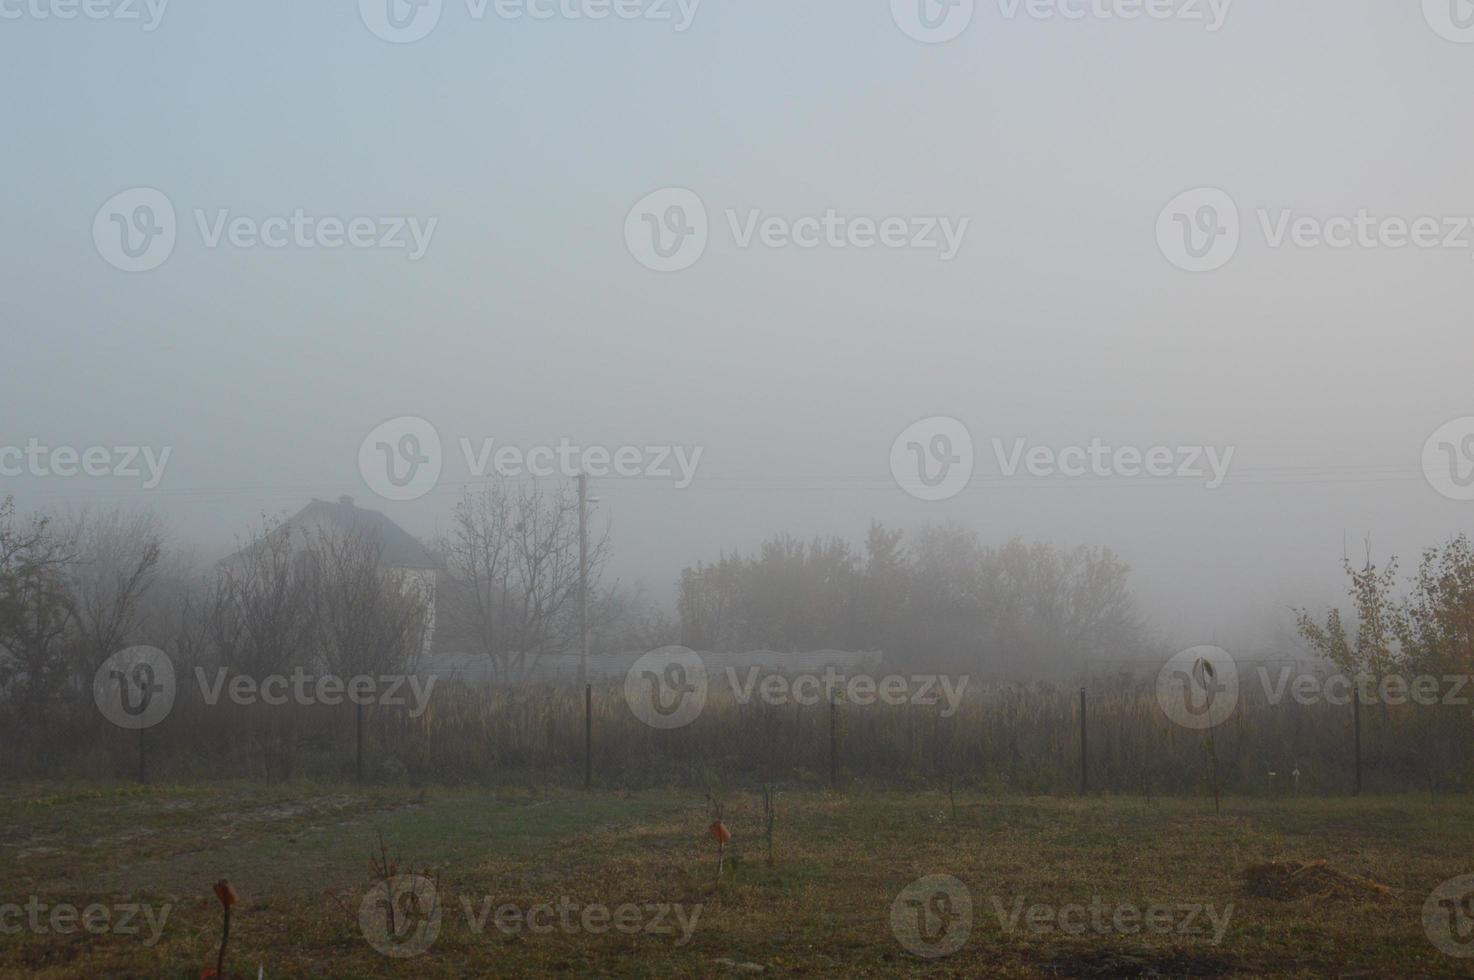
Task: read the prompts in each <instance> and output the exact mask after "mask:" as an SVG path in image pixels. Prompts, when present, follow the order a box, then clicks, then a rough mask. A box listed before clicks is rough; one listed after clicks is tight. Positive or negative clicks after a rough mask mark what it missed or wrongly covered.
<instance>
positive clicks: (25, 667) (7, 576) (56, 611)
mask: <svg viewBox="0 0 1474 980" xmlns="http://www.w3.org/2000/svg"><path fill="white" fill-rule="evenodd" d="M72 557H73V556H72V554H71V552H70V551H69V550H68V548H67V543H66V541H65V540H64V539H63V538H62V537H61V536H60V535H59V534H58V533H57V532H56V528H55V527H54V526H53V524H52V522H51V520H50V519H49V518H47V517H44V516H39V515H38V516H33V517H32V518H31V519H30V520H29V521H25V522H22V521H20V520H19V519H18V518H17V517H16V514H15V502H14V500H13V499H11V498H9V497H7V498H6V499H5V500H4V501H0V652H3V653H4V654H6V656H5V657H3V658H0V687H4V688H6V689H8V690H10V691H11V692H12V693H14V694H15V695H16V696H17V699H18V700H19V701H20V702H21V703H22V704H24V705H26V707H27V709H28V713H29V715H30V720H31V722H32V723H33V725H34V724H36V723H39V721H40V718H41V708H42V706H43V705H44V704H45V703H46V702H47V701H50V700H51V699H52V698H54V697H55V696H56V694H57V693H58V692H59V691H60V690H61V689H62V688H63V687H64V686H65V684H66V681H67V677H68V675H69V670H68V664H67V657H66V653H67V646H68V643H69V642H70V640H71V637H72V636H73V635H74V634H73V630H74V628H75V617H74V615H73V610H72V602H71V597H70V596H69V594H68V592H67V566H68V565H69V564H70V563H71V561H72Z"/></svg>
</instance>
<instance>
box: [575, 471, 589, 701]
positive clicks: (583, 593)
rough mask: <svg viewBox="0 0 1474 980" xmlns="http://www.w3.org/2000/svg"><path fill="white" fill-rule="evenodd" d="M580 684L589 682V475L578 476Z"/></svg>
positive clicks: (581, 474)
mask: <svg viewBox="0 0 1474 980" xmlns="http://www.w3.org/2000/svg"><path fill="white" fill-rule="evenodd" d="M578 636H579V643H580V649H581V651H582V652H581V653H580V656H579V660H578V683H579V684H581V685H583V684H587V683H588V682H589V475H588V474H587V473H580V474H578Z"/></svg>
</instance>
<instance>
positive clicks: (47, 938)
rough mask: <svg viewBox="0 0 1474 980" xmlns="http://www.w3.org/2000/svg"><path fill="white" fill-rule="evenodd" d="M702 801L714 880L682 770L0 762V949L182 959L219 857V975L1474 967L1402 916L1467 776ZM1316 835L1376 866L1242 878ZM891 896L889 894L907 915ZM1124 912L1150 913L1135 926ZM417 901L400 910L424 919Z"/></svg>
mask: <svg viewBox="0 0 1474 980" xmlns="http://www.w3.org/2000/svg"><path fill="white" fill-rule="evenodd" d="M724 803H725V808H726V809H725V817H726V823H727V824H728V826H729V827H730V829H731V830H732V832H733V834H734V839H733V841H732V843H731V844H730V845H729V847H728V850H727V854H726V868H725V873H724V874H723V876H722V878H721V881H720V883H718V882H717V880H716V863H717V853H716V845H715V844H714V843H713V841H712V840H711V839H710V838H709V837H708V836H707V825H708V823H709V822H710V817H709V815H708V810H707V806H706V803H705V801H704V800H703V799H702V797H701V794H700V793H697V792H690V793H686V792H676V791H668V792H650V793H634V794H623V793H608V792H597V793H590V794H584V793H579V792H572V791H566V790H549V791H547V792H539V791H532V790H526V791H520V792H514V791H506V790H502V791H493V790H487V789H466V788H461V789H448V788H447V789H429V790H423V791H421V790H412V789H399V788H376V789H369V790H360V789H357V788H353V787H341V786H330V787H324V786H318V785H312V786H306V785H302V786H292V785H289V786H275V787H260V786H247V785H236V784H231V785H217V786H209V787H198V786H196V787H166V786H158V787H148V788H136V787H78V786H65V785H26V786H15V785H11V786H7V787H6V788H5V792H4V796H3V799H0V907H3V906H4V905H5V904H6V903H13V904H14V905H18V906H23V907H24V906H26V905H27V904H28V903H29V905H30V906H31V907H32V908H39V909H40V911H37V912H34V913H32V912H26V911H25V910H24V908H23V909H22V912H21V913H19V914H12V915H11V916H10V917H9V918H6V917H5V916H4V914H3V912H0V975H3V976H16V977H21V976H25V977H33V976H36V977H111V976H147V977H161V976H162V977H191V978H193V977H198V976H199V975H200V971H201V970H202V969H203V968H205V967H206V966H207V965H213V963H214V958H215V950H216V947H217V944H218V939H219V926H220V906H219V904H218V902H217V900H216V899H215V898H214V896H213V895H212V894H211V885H212V884H213V883H214V882H215V881H216V880H217V879H219V878H222V877H225V878H229V879H230V881H231V882H232V883H233V884H234V886H235V888H236V890H237V892H238V893H239V896H240V902H239V904H238V905H237V906H236V907H235V912H234V920H233V924H232V936H231V945H230V960H229V963H228V965H227V974H228V975H231V976H241V977H255V976H257V972H258V967H264V975H265V976H266V977H363V976H368V977H470V976H530V975H542V974H563V975H569V976H652V977H667V976H722V975H732V976H756V975H759V974H763V975H768V976H787V975H805V976H862V977H863V976H892V975H908V976H913V975H914V976H979V975H981V976H1000V977H1005V976H1006V977H1035V976H1064V977H1115V976H1148V977H1150V976H1163V977H1176V976H1213V977H1219V976H1221V977H1232V976H1243V977H1248V976H1265V975H1273V976H1304V977H1312V976H1317V977H1318V976H1327V975H1360V976H1366V977H1415V976H1471V975H1474V970H1471V968H1470V965H1471V964H1474V959H1460V958H1456V957H1453V956H1450V955H1448V954H1447V953H1445V952H1442V951H1440V950H1439V949H1438V948H1437V947H1436V946H1435V945H1434V943H1433V942H1432V941H1431V940H1430V938H1429V936H1428V935H1427V933H1426V931H1425V927H1424V917H1423V909H1424V903H1425V900H1426V899H1427V898H1428V896H1429V894H1430V892H1431V891H1432V889H1434V887H1435V886H1437V885H1439V884H1440V883H1441V882H1444V881H1445V880H1447V879H1450V878H1452V877H1455V876H1458V875H1463V874H1467V873H1470V872H1474V800H1464V799H1449V800H1446V801H1442V802H1438V803H1430V802H1429V801H1427V800H1426V799H1413V798H1404V797H1396V798H1371V799H1362V800H1347V799H1335V800H1330V799H1308V798H1302V799H1293V800H1291V799H1280V800H1267V799H1254V800H1249V799H1229V800H1225V801H1224V805H1223V812H1222V814H1221V815H1217V816H1215V814H1214V813H1213V807H1212V803H1211V801H1204V800H1186V799H1159V800H1153V801H1151V802H1147V801H1143V800H1125V799H1104V798H1092V799H1086V800H1079V799H1054V798H1024V797H1004V798H992V797H989V798H983V797H977V796H970V795H969V796H963V795H959V796H958V798H957V800H956V805H955V808H954V806H953V803H952V802H951V801H949V800H948V798H947V797H946V795H945V794H934V793H922V794H914V793H906V794H903V793H888V792H878V793H869V792H866V791H863V790H860V789H851V790H849V791H847V792H845V793H841V794H826V793H822V792H813V791H797V790H794V791H787V792H781V793H780V794H779V797H778V804H777V820H776V830H775V834H774V847H773V849H774V861H773V863H772V865H768V863H767V861H766V845H765V843H764V841H763V839H762V836H763V835H762V824H763V821H762V801H761V798H760V797H758V796H756V795H753V794H739V793H735V792H733V793H729V794H728V795H727V797H726V798H725V800H724ZM381 834H382V837H383V840H384V841H385V842H386V843H387V845H388V846H389V848H390V850H391V852H392V853H393V854H394V855H396V856H398V857H399V858H400V860H401V862H402V863H401V865H400V868H399V870H400V872H401V873H411V872H413V873H424V874H425V876H426V877H427V878H429V879H431V880H433V881H434V883H435V886H434V887H435V895H436V896H437V902H438V910H437V911H438V915H439V928H438V933H434V934H433V938H432V939H430V941H429V944H428V948H427V949H426V950H425V952H423V953H422V954H420V955H417V956H413V957H409V958H394V957H391V956H387V955H384V954H382V953H380V952H379V951H377V950H376V949H375V948H374V946H373V945H371V943H370V942H369V940H368V939H367V938H365V935H364V932H363V929H362V928H361V926H360V921H359V910H360V907H361V905H362V904H363V901H364V899H365V896H367V895H368V894H369V891H370V889H371V888H373V887H374V885H375V878H374V872H373V870H372V867H371V862H370V857H371V855H372V854H373V853H374V852H375V851H376V849H377V847H378V842H379V838H380V835H381ZM1322 859H1323V860H1325V861H1326V862H1328V865H1329V867H1330V868H1331V869H1333V870H1335V871H1338V872H1344V873H1345V874H1347V875H1355V876H1359V877H1361V878H1365V879H1371V880H1372V881H1375V882H1378V883H1380V884H1382V885H1385V886H1386V888H1387V889H1388V891H1387V892H1386V893H1383V892H1380V891H1378V890H1376V889H1373V888H1371V887H1363V886H1362V885H1361V884H1360V883H1354V882H1353V883H1350V884H1348V885H1347V887H1346V888H1341V889H1335V890H1332V891H1330V892H1327V893H1325V894H1315V893H1309V894H1304V895H1292V896H1290V897H1264V896H1261V895H1258V894H1255V893H1252V892H1251V891H1250V890H1249V889H1248V888H1247V886H1246V883H1245V880H1244V878H1243V871H1244V869H1245V868H1247V867H1249V866H1251V865H1256V864H1259V863H1261V862H1266V861H1271V860H1298V861H1313V860H1322ZM931 875H947V876H951V877H953V878H955V879H957V880H958V881H959V882H960V883H961V884H960V886H958V887H961V888H962V889H964V891H963V893H962V898H961V900H962V901H970V903H971V915H970V919H969V918H967V917H966V916H964V914H963V910H962V908H961V906H960V905H959V904H958V896H956V895H954V896H953V898H954V900H953V904H952V905H950V906H946V905H942V906H936V905H934V904H933V905H925V902H924V907H927V908H931V909H933V911H934V912H935V913H936V914H937V915H945V916H948V917H949V918H947V919H942V918H930V919H928V920H927V921H929V922H931V923H933V924H934V925H935V924H938V923H942V922H944V921H945V922H949V923H950V925H949V926H948V927H947V929H946V930H945V931H940V927H938V928H936V929H933V930H932V931H929V932H928V933H926V935H925V936H923V937H922V941H923V942H927V943H932V945H927V946H925V947H924V948H922V949H920V952H934V951H936V950H937V949H939V948H945V947H946V946H947V945H948V944H949V941H950V942H951V943H953V944H959V943H960V948H957V949H956V951H955V952H953V953H951V954H950V955H947V956H943V957H938V958H928V957H927V956H923V955H917V951H913V950H908V948H907V946H906V945H905V944H904V943H903V937H904V938H906V939H907V941H912V940H914V937H913V936H910V935H909V934H905V930H904V929H903V930H902V934H903V935H902V936H898V933H897V931H896V929H895V928H893V923H892V907H893V904H894V903H895V902H896V901H897V898H898V896H901V895H902V892H903V890H904V889H906V888H907V886H908V885H910V884H911V883H912V882H914V881H916V880H917V879H919V878H922V877H925V876H931ZM1297 880H1299V879H1297ZM1313 891H1314V890H1312V892H1313ZM933 893H934V889H933V890H927V891H925V892H923V893H922V894H923V898H924V899H925V896H930V895H933ZM908 894H909V893H908ZM59 904H60V905H66V904H70V905H73V906H76V907H77V908H78V909H79V910H85V909H86V908H87V907H88V906H93V905H101V906H104V907H106V909H107V915H108V920H107V921H109V922H112V923H115V924H117V925H119V926H123V924H124V922H123V917H124V916H125V915H127V913H126V911H125V910H126V908H127V907H130V906H138V907H139V910H138V911H137V912H136V913H135V914H133V915H132V920H133V922H134V924H135V925H136V927H137V930H138V931H137V932H133V933H129V934H120V933H119V932H114V931H111V929H109V931H107V932H102V928H103V927H102V925H101V922H102V920H101V918H94V919H93V920H92V921H93V925H94V926H95V927H96V929H97V932H96V933H94V932H89V931H87V930H85V929H83V928H82V927H81V926H80V925H76V924H74V923H69V922H68V921H67V920H66V919H62V920H60V921H61V924H62V925H64V926H66V925H70V929H69V930H67V931H62V932H58V931H56V930H54V929H52V928H51V923H50V920H49V919H48V916H49V915H51V914H52V909H53V908H54V907H55V906H57V905H59ZM42 905H44V908H41V906H42ZM543 905H547V906H552V909H551V910H550V911H548V912H540V913H538V914H537V915H536V917H535V918H534V925H535V926H536V927H537V928H536V929H532V928H529V927H528V925H527V923H526V922H523V923H521V924H520V925H517V924H515V923H514V920H513V915H514V913H513V912H512V911H506V910H504V914H505V916H506V918H504V920H503V923H502V926H500V927H499V926H498V924H497V915H498V911H497V910H498V909H502V908H503V907H504V906H511V907H515V909H516V910H519V911H518V912H517V913H516V914H517V915H524V914H525V913H526V911H527V910H529V909H532V908H534V907H536V906H543ZM145 906H146V907H147V909H148V910H150V911H151V912H152V913H153V919H152V920H149V918H148V917H147V915H146V914H145V912H144V907H145ZM165 906H167V907H168V914H167V918H164V917H163V910H164V908H165ZM590 906H594V907H595V908H592V909H591V908H590ZM1065 906H1079V907H1080V908H1079V910H1078V911H1077V910H1073V909H1071V910H1067V911H1063V912H1061V911H1060V910H1061V909H1062V907H1065ZM621 907H624V908H623V910H622V909H621ZM601 908H602V909H606V910H607V912H600V911H598V909H601ZM909 908H910V907H909V906H906V905H904V904H903V905H902V906H901V910H900V916H901V921H903V922H904V921H912V922H914V921H916V918H915V917H916V915H917V912H916V911H914V910H911V911H908V909H909ZM1194 909H1196V910H1197V911H1196V912H1194V911H1193V910H1194ZM1133 910H1134V911H1133ZM1148 911H1151V912H1152V914H1153V915H1155V916H1158V918H1156V919H1154V920H1152V921H1154V922H1155V923H1156V924H1157V926H1158V929H1159V930H1160V931H1156V930H1152V929H1146V928H1144V927H1143V926H1140V925H1138V924H1137V923H1138V918H1137V917H1139V916H1142V915H1145V914H1146V913H1147V912H1148ZM586 913H587V914H586ZM1210 913H1211V915H1212V916H1214V917H1216V920H1217V921H1218V922H1219V923H1220V926H1219V927H1218V929H1217V931H1219V932H1221V941H1215V937H1214V932H1215V927H1214V925H1213V923H1214V919H1213V918H1210ZM102 914H103V913H102V912H98V913H96V915H97V916H99V917H100V916H101V915H102ZM1061 915H1063V919H1062V918H1061ZM31 916H34V917H35V918H36V920H37V921H39V922H40V924H41V926H42V927H43V928H45V930H46V931H45V932H41V931H39V930H37V929H34V928H32V925H31V921H30V918H28V917H31ZM620 916H623V918H622V919H620V918H619V917H620ZM908 916H909V919H908ZM1031 922H1032V923H1033V925H1032V926H1031V924H1030V923H1031ZM421 923H422V920H421V919H418V918H412V919H411V927H412V928H411V930H410V931H409V932H407V933H406V938H408V939H416V938H418V939H420V940H425V939H427V938H429V937H431V935H432V934H431V933H429V932H422V931H415V930H416V929H418V928H419V926H420V924H421ZM585 923H587V924H585ZM969 923H970V925H968V928H967V930H966V933H965V939H963V938H962V937H963V934H964V932H963V926H964V925H965V924H969ZM7 926H9V927H10V928H9V929H6V927H7ZM16 926H19V928H18V929H17V928H15V927H16ZM1133 926H1135V928H1133ZM1064 927H1068V928H1069V929H1070V930H1073V931H1066V928H1064ZM155 936H157V942H153V941H152V940H153V938H154V937H155ZM912 945H913V947H914V946H915V943H914V942H912ZM1471 951H1474V949H1471Z"/></svg>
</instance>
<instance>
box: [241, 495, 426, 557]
mask: <svg viewBox="0 0 1474 980" xmlns="http://www.w3.org/2000/svg"><path fill="white" fill-rule="evenodd" d="M295 530H309V531H325V532H327V533H329V534H344V535H363V536H364V537H366V538H368V539H369V540H373V541H378V542H380V543H381V544H382V547H383V551H382V553H381V560H382V561H383V563H384V565H386V566H387V567H389V568H412V569H425V570H437V571H438V570H440V569H443V568H444V567H445V562H443V561H442V560H441V559H439V558H438V557H436V556H435V554H434V553H433V552H431V551H430V549H429V548H426V547H425V546H424V545H423V544H421V543H420V542H419V541H418V540H417V539H416V538H415V536H414V535H412V534H410V533H409V532H408V531H406V530H405V529H404V528H402V527H400V526H399V525H398V524H395V523H394V522H393V521H391V520H390V519H389V518H387V517H385V516H384V515H383V514H381V513H379V512H378V511H376V510H368V509H367V508H364V507H359V506H357V505H355V504H354V503H353V498H352V497H339V498H338V499H337V500H318V499H316V498H314V499H313V501H312V502H311V503H310V504H308V505H307V506H306V507H303V508H302V509H301V510H300V511H298V512H297V513H296V514H295V515H293V516H292V517H289V518H287V519H286V520H285V521H283V522H282V523H281V524H280V525H278V526H277V527H276V528H274V529H272V531H271V533H270V535H269V536H278V535H282V534H290V533H291V532H292V531H295ZM256 546H257V545H256V544H252V545H248V546H247V547H246V548H243V549H242V551H249V550H250V549H251V548H254V547H256ZM239 554H241V552H236V554H235V555H231V556H230V558H227V559H225V561H226V562H229V561H230V560H231V559H232V558H234V557H236V555H239Z"/></svg>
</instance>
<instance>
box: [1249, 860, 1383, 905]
mask: <svg viewBox="0 0 1474 980" xmlns="http://www.w3.org/2000/svg"><path fill="white" fill-rule="evenodd" d="M1243 877H1244V883H1245V889H1244V890H1245V891H1247V892H1248V893H1249V894H1250V895H1257V896H1258V897H1260V898H1272V899H1276V900H1278V901H1282V902H1288V901H1294V900H1296V899H1301V898H1331V899H1341V900H1344V901H1348V902H1360V901H1365V900H1367V899H1378V898H1390V897H1391V895H1392V889H1390V888H1388V887H1387V886H1386V885H1383V884H1381V883H1379V882H1375V881H1373V880H1371V879H1370V878H1363V877H1361V876H1359V875H1353V874H1347V873H1346V872H1344V871H1337V870H1336V869H1335V868H1332V867H1331V866H1330V865H1328V864H1326V862H1324V861H1311V862H1309V863H1306V862H1303V861H1266V862H1265V863H1263V864H1255V865H1251V866H1250V867H1247V868H1245V869H1244V872H1243Z"/></svg>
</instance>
